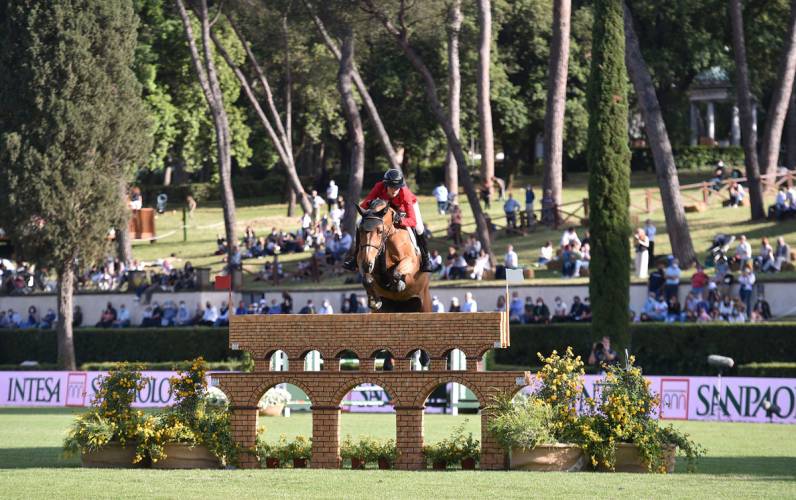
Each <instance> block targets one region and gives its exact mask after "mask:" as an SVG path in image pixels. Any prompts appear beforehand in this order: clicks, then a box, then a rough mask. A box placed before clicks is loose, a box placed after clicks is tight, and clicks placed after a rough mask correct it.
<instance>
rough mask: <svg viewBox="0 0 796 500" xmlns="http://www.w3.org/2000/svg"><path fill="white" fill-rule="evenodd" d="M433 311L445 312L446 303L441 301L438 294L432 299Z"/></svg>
mask: <svg viewBox="0 0 796 500" xmlns="http://www.w3.org/2000/svg"><path fill="white" fill-rule="evenodd" d="M431 312H435V313H444V312H445V304H443V303H442V302H440V300H439V297H437V296H436V295H435V296H434V297H433V298H432V299H431Z"/></svg>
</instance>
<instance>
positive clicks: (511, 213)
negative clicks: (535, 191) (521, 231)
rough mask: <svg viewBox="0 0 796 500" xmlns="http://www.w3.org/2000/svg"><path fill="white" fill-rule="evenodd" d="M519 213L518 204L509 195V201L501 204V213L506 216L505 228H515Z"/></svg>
mask: <svg viewBox="0 0 796 500" xmlns="http://www.w3.org/2000/svg"><path fill="white" fill-rule="evenodd" d="M519 211H520V203H519V202H518V201H517V200H515V199H514V195H513V194H512V193H509V199H508V200H506V203H504V204H503V212H504V213H505V214H506V228H509V229H515V228H516V227H517V213H518V212H519Z"/></svg>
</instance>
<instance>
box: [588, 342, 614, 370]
mask: <svg viewBox="0 0 796 500" xmlns="http://www.w3.org/2000/svg"><path fill="white" fill-rule="evenodd" d="M617 363H619V356H618V355H617V354H616V351H614V350H613V349H611V338H610V337H608V336H607V335H606V336H604V337H603V338H602V341H601V342H595V343H593V344H592V346H591V352H590V353H589V364H590V365H597V366H602V365H615V364H617Z"/></svg>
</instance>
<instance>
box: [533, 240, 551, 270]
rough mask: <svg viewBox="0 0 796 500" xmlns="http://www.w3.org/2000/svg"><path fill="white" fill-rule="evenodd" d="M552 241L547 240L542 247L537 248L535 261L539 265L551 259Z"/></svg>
mask: <svg viewBox="0 0 796 500" xmlns="http://www.w3.org/2000/svg"><path fill="white" fill-rule="evenodd" d="M553 257H554V256H553V242H552V241H548V242H547V243H545V244H544V246H543V247H542V248H540V249H539V260H537V261H536V262H537V263H538V264H539V265H545V264H547V263H548V262H550V261H552V260H553Z"/></svg>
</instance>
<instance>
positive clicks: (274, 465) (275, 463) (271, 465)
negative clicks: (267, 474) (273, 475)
mask: <svg viewBox="0 0 796 500" xmlns="http://www.w3.org/2000/svg"><path fill="white" fill-rule="evenodd" d="M265 467H266V468H268V469H278V468H279V459H278V458H274V457H266V459H265Z"/></svg>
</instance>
